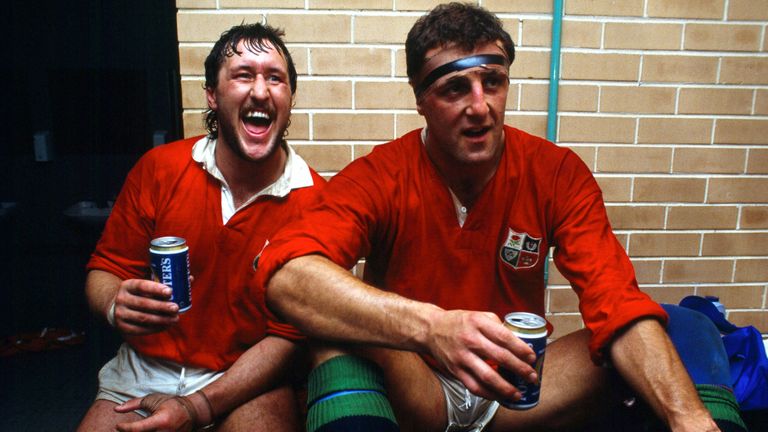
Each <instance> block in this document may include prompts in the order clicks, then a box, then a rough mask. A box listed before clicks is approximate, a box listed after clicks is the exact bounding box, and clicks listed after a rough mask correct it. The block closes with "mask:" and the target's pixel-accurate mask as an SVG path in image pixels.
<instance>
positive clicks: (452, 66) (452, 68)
mask: <svg viewBox="0 0 768 432" xmlns="http://www.w3.org/2000/svg"><path fill="white" fill-rule="evenodd" d="M506 63H507V59H506V57H504V56H502V55H499V54H482V55H474V56H469V57H464V58H460V59H458V60H454V61H452V62H449V63H446V64H444V65H442V66H440V67H438V68H435V70H433V71H432V72H430V73H429V75H427V76H426V77H425V78H424V79H423V80H422V81H421V84H419V86H418V87H416V95H417V96H418V95H420V94H421V93H422V92H424V90H426V89H427V88H429V86H431V85H432V84H434V83H435V81H437V80H438V79H440V77H442V76H444V75H447V74H449V73H451V72H456V71H460V70H464V69H469V68H473V67H477V66H483V65H486V64H497V65H502V66H504V65H505V64H506Z"/></svg>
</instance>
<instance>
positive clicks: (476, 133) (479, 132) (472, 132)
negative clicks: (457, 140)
mask: <svg viewBox="0 0 768 432" xmlns="http://www.w3.org/2000/svg"><path fill="white" fill-rule="evenodd" d="M489 130H491V128H490V127H484V128H477V129H465V130H464V132H463V134H464V135H465V136H468V137H470V138H477V137H481V136H483V135H485V134H486V133H487V132H488V131H489Z"/></svg>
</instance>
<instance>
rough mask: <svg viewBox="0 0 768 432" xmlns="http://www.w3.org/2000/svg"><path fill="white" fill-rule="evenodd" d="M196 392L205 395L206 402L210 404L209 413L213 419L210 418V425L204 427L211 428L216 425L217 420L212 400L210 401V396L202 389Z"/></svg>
mask: <svg viewBox="0 0 768 432" xmlns="http://www.w3.org/2000/svg"><path fill="white" fill-rule="evenodd" d="M195 393H199V394H200V396H202V397H203V400H204V401H205V404H206V405H207V406H208V415H209V416H210V418H211V420H210V421H211V422H210V423H209V424H208V425H206V426H204V427H203V429H208V428H211V427H213V426H214V424H215V421H216V413H215V412H214V411H213V405H211V401H210V399H208V396H206V395H205V392H203V391H202V390H198V391H196V392H195Z"/></svg>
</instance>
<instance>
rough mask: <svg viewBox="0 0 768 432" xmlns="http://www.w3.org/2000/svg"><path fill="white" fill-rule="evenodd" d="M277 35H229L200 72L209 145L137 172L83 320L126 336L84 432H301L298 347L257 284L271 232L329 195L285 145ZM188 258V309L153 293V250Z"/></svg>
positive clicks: (89, 290)
mask: <svg viewBox="0 0 768 432" xmlns="http://www.w3.org/2000/svg"><path fill="white" fill-rule="evenodd" d="M282 36H283V33H282V31H280V30H277V29H275V28H272V27H269V26H264V25H261V24H244V25H239V26H235V27H232V28H231V29H229V30H228V31H226V32H224V33H223V34H222V35H221V38H220V39H219V40H218V42H216V44H215V45H214V46H213V49H212V50H211V52H210V54H209V56H208V57H207V59H206V61H205V95H206V98H207V101H208V107H209V110H208V112H207V113H206V118H205V123H206V129H207V130H208V134H207V135H206V136H203V137H194V138H188V139H185V140H181V141H177V142H173V143H169V144H165V145H162V146H159V147H157V148H155V149H153V150H151V151H149V152H147V154H145V155H144V156H143V157H142V158H141V160H140V161H139V162H138V163H137V164H136V166H135V167H134V168H133V169H132V170H131V172H130V173H129V175H128V178H127V180H126V182H125V184H124V186H123V189H122V191H121V192H120V195H119V197H118V199H117V201H116V203H115V206H114V208H113V211H112V214H111V215H110V218H109V220H108V221H107V225H106V227H105V229H104V233H103V235H102V237H101V239H100V240H99V243H98V245H97V246H96V250H95V251H94V253H93V255H92V257H91V260H90V262H89V263H88V270H89V272H88V277H87V281H86V294H87V297H88V301H89V304H90V306H91V309H92V310H93V311H94V313H96V314H97V315H98V316H101V317H103V318H104V319H105V320H106V321H107V322H109V323H110V324H111V325H112V326H113V327H115V328H116V329H117V331H118V332H119V333H120V334H121V336H123V338H124V340H125V343H124V344H123V345H122V346H121V347H120V349H119V350H118V353H117V356H116V357H115V358H114V359H113V360H111V361H110V362H108V363H107V364H106V365H105V366H104V367H103V368H102V370H101V372H100V373H99V391H98V394H97V396H96V401H95V402H94V403H93V405H92V406H91V408H90V410H89V411H88V412H87V414H86V416H85V418H84V419H83V421H82V423H81V425H80V428H79V430H82V431H88V432H91V431H113V430H115V429H116V428H117V429H118V430H121V431H139V430H142V431H143V430H173V431H190V430H198V429H199V428H202V427H204V426H208V425H212V424H215V428H216V430H219V431H228V430H250V431H257V430H263V431H297V430H301V428H302V424H301V420H300V415H299V411H298V409H297V405H296V399H295V392H294V388H293V386H292V385H291V373H292V372H291V370H292V365H293V363H294V361H295V359H296V357H297V355H298V353H299V348H297V344H296V343H295V340H296V339H299V338H300V337H301V336H300V335H299V334H298V333H297V332H296V331H295V329H293V328H291V327H289V326H285V325H273V324H272V321H271V320H269V319H268V316H267V315H266V314H265V307H264V304H263V298H264V295H263V292H262V288H261V287H260V286H257V285H254V283H253V277H254V275H255V268H256V266H257V265H258V260H259V256H260V254H261V252H262V250H263V249H264V247H265V246H266V245H267V244H268V243H269V240H270V238H271V236H272V235H273V234H274V232H275V231H276V230H277V229H278V228H279V227H280V226H281V225H282V224H283V223H285V222H287V221H289V220H291V219H292V218H295V217H296V216H297V215H298V214H299V213H300V212H301V211H302V210H303V209H304V208H305V207H306V206H308V205H309V204H310V203H311V202H313V201H314V200H315V199H316V196H317V194H316V190H317V189H318V188H319V186H320V185H322V184H323V183H324V180H323V179H322V177H320V176H319V175H318V174H317V173H316V172H315V171H314V170H312V169H311V168H310V167H309V166H308V165H307V163H306V162H305V161H304V160H303V159H302V158H301V157H299V155H297V154H296V152H294V150H293V149H292V148H291V147H290V146H288V144H287V142H286V140H285V137H286V135H287V132H288V125H289V123H290V115H291V106H292V102H293V98H294V94H295V92H296V84H297V74H296V69H295V66H294V64H293V60H292V58H291V55H290V53H289V52H288V50H287V48H286V46H285V44H284V42H283V40H282ZM164 236H174V237H182V238H184V239H185V240H186V244H187V245H188V247H189V269H190V274H191V276H192V288H191V292H192V306H191V308H190V309H189V310H185V311H184V312H183V313H180V311H179V307H178V306H177V305H176V304H175V303H173V302H172V301H169V300H171V297H170V291H171V290H170V289H169V287H166V286H165V285H162V284H160V283H158V282H155V281H153V280H149V279H148V274H149V271H148V270H149V254H148V248H149V245H150V241H151V240H152V239H156V238H159V237H164Z"/></svg>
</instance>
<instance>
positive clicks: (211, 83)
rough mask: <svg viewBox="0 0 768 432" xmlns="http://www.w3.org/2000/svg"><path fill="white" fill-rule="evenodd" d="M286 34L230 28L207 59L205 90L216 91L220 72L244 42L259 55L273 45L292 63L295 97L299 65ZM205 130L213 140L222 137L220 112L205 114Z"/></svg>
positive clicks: (252, 26)
mask: <svg viewBox="0 0 768 432" xmlns="http://www.w3.org/2000/svg"><path fill="white" fill-rule="evenodd" d="M283 36H285V32H283V31H282V30H280V29H277V28H274V27H271V26H269V25H262V24H240V25H237V26H234V27H232V28H230V29H229V30H227V31H225V32H224V33H222V34H221V37H220V38H219V40H218V41H217V42H216V44H214V45H213V48H212V49H211V52H210V54H208V57H206V59H205V88H206V89H211V90H212V89H215V88H216V86H218V84H219V69H220V68H221V65H222V64H224V61H225V59H226V58H227V57H232V56H233V55H235V54H238V55H239V54H240V53H241V51H238V50H237V45H238V44H239V43H240V42H241V41H243V42H244V44H245V45H244V47H245V49H247V50H249V51H252V52H255V53H259V52H265V51H266V50H267V49H268V48H269V47H268V45H267V44H269V45H272V46H273V47H275V49H277V51H278V52H279V53H280V54H281V55H282V56H283V57H284V58H285V61H286V63H288V80H289V81H290V84H291V94H295V93H296V84H297V82H296V81H297V79H296V66H295V65H294V64H293V58H292V57H291V53H290V52H288V48H286V47H285V43H284V42H283V39H282V38H283ZM205 129H206V130H207V131H208V136H209V137H210V138H215V137H216V135H217V134H218V130H219V123H218V119H217V118H216V111H213V110H211V109H208V110H207V111H206V112H205Z"/></svg>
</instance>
